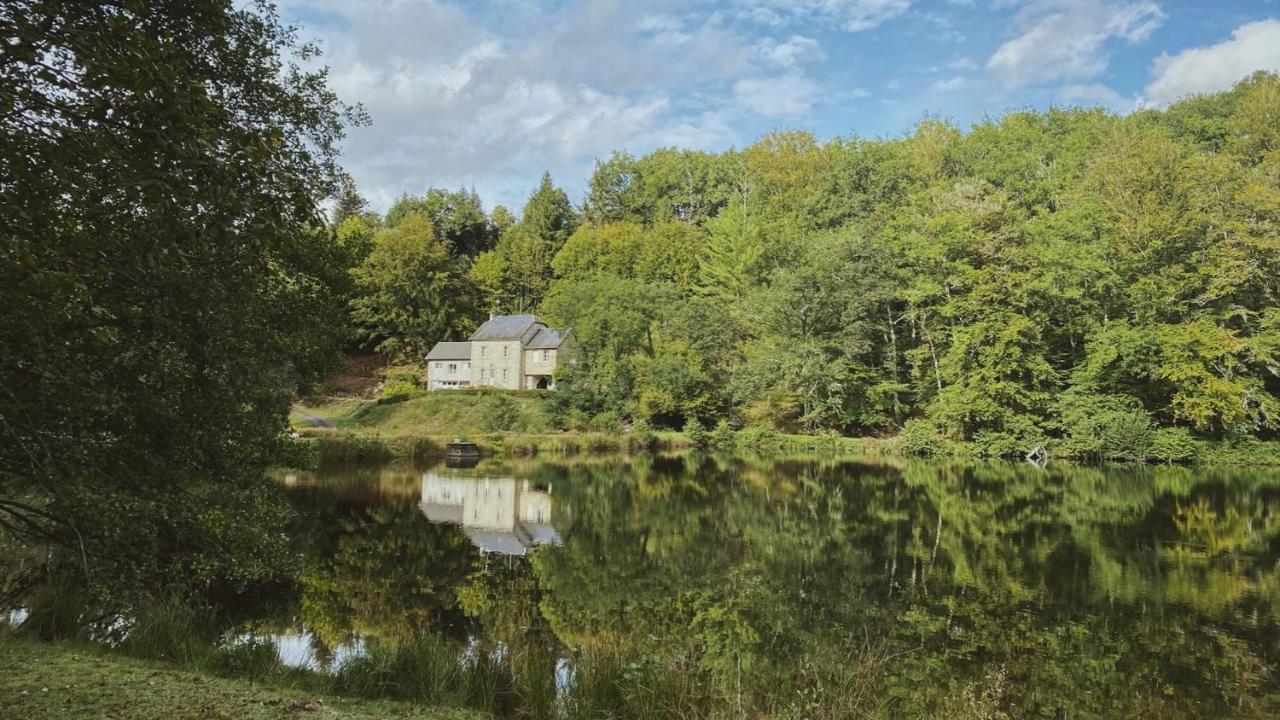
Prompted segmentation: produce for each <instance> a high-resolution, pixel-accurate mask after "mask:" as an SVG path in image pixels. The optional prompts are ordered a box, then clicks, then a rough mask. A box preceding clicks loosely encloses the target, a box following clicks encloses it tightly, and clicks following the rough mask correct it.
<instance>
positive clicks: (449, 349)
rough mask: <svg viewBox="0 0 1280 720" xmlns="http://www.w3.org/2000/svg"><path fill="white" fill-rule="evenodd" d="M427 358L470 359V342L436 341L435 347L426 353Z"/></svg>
mask: <svg viewBox="0 0 1280 720" xmlns="http://www.w3.org/2000/svg"><path fill="white" fill-rule="evenodd" d="M427 359H428V360H470V359H471V343H469V342H438V343H436V345H435V347H433V348H431V352H429V353H427Z"/></svg>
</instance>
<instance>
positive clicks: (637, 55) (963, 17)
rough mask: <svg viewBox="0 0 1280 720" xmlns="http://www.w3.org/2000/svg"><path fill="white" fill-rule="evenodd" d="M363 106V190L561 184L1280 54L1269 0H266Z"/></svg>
mask: <svg viewBox="0 0 1280 720" xmlns="http://www.w3.org/2000/svg"><path fill="white" fill-rule="evenodd" d="M280 10H281V14H282V16H283V17H284V19H285V20H286V21H290V22H294V23H297V24H299V25H300V26H301V28H302V35H303V37H305V38H307V39H314V40H316V41H318V42H319V43H320V45H321V47H322V48H323V49H324V50H325V54H326V56H325V58H324V61H325V62H326V63H327V64H328V65H329V66H330V68H331V79H332V85H333V87H334V88H335V89H336V90H337V91H338V93H339V95H340V96H341V97H342V98H343V99H344V100H345V101H347V102H351V103H356V102H358V103H361V104H363V105H364V106H365V108H366V110H367V111H368V112H369V114H370V116H371V117H372V120H373V123H372V125H370V126H369V127H363V128H355V129H353V130H352V131H351V133H350V136H349V138H348V140H347V142H346V144H345V147H344V165H345V166H346V167H347V169H348V170H349V171H350V172H351V173H352V175H353V176H354V177H355V178H356V181H357V183H358V185H359V187H360V189H361V191H362V192H363V193H364V194H365V195H366V197H368V198H369V199H370V200H371V201H372V202H373V203H374V205H375V206H377V207H378V208H385V207H386V206H387V205H389V204H390V202H391V201H392V200H394V198H396V197H398V196H399V195H400V194H401V193H404V192H410V193H421V192H423V191H424V190H426V189H427V188H428V187H445V188H457V187H460V186H469V187H472V186H473V187H475V188H476V190H477V191H479V192H480V194H481V196H482V198H483V199H484V201H485V203H486V205H488V206H489V207H492V206H493V205H495V204H498V203H501V204H505V205H508V206H509V207H511V208H512V209H515V210H517V211H518V210H519V208H520V206H521V205H522V204H523V201H524V199H525V197H526V196H527V195H528V193H529V192H530V191H531V190H532V188H533V187H534V186H535V185H536V183H537V180H538V178H539V176H540V175H541V173H542V172H543V170H549V171H550V172H551V173H552V176H553V177H554V179H555V180H556V182H557V183H558V184H560V185H561V186H563V187H564V188H565V189H566V190H568V191H569V194H570V197H571V198H572V199H574V200H575V201H577V200H580V199H581V197H582V192H583V187H584V186H585V181H586V178H587V177H588V175H589V174H590V172H591V168H592V165H593V164H594V162H595V160H596V159H597V158H604V157H607V156H608V154H609V153H610V151H612V150H625V151H628V152H631V153H633V154H642V153H644V152H647V151H649V150H652V149H654V148H656V147H663V146H679V147H691V148H697V149H704V150H724V149H727V148H730V147H741V146H743V145H746V144H749V143H751V142H752V141H754V140H755V139H757V138H759V137H760V136H761V135H762V134H764V133H765V132H768V131H769V130H775V129H790V128H805V129H809V130H812V131H813V132H814V133H816V134H817V135H818V136H819V137H821V138H824V139H825V138H830V137H834V136H850V135H857V136H861V137H883V136H895V135H900V134H902V133H905V132H908V131H909V130H910V129H911V128H912V126H913V125H914V124H915V123H916V122H917V121H918V120H919V119H920V118H921V117H923V116H925V115H926V114H936V115H942V116H944V117H949V118H951V119H952V120H954V121H956V122H957V123H959V124H961V125H962V126H965V125H968V124H969V123H972V122H974V121H976V120H980V119H982V118H983V117H984V116H986V115H999V114H1001V113H1003V112H1006V111H1008V110H1010V109H1019V108H1026V107H1034V108H1043V107H1047V106H1049V105H1054V104H1058V105H1064V104H1079V105H1102V106H1105V107H1107V108H1109V109H1111V110H1113V111H1115V112H1129V111H1132V110H1133V109H1135V108H1138V107H1146V106H1157V107H1158V106H1163V105H1166V104H1168V103H1169V102H1171V101H1173V100H1175V99H1177V98H1178V97H1181V96H1183V95H1185V94H1188V93H1193V92H1212V91H1216V90H1220V89H1224V88H1227V87H1230V86H1231V85H1232V84H1233V83H1234V82H1236V81H1237V80H1239V79H1240V78H1241V77H1243V76H1245V75H1247V74H1248V73H1250V72H1252V71H1254V70H1258V69H1271V70H1280V1H1277V0H1217V1H1203V2H1190V1H1181V0H1180V1H1177V2H1175V1H1173V0H718V1H715V2H712V1H711V0H651V1H650V2H624V1H622V0H560V1H559V2H536V1H534V0H478V1H472V2H461V1H457V2H450V1H447V0H282V1H281V2H280Z"/></svg>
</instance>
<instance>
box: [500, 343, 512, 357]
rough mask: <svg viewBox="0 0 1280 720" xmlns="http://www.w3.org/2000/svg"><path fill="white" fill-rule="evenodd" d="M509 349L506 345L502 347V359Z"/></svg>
mask: <svg viewBox="0 0 1280 720" xmlns="http://www.w3.org/2000/svg"><path fill="white" fill-rule="evenodd" d="M509 349H510V348H508V347H507V346H506V345H503V346H502V357H506V356H507V350H509Z"/></svg>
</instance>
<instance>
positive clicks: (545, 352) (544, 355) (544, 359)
mask: <svg viewBox="0 0 1280 720" xmlns="http://www.w3.org/2000/svg"><path fill="white" fill-rule="evenodd" d="M541 359H542V362H547V361H548V360H550V359H551V351H550V350H543V351H542V358H541Z"/></svg>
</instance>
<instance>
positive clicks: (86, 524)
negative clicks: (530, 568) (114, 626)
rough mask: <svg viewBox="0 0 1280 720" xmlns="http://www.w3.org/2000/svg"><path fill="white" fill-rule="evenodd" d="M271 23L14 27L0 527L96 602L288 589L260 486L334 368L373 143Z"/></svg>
mask: <svg viewBox="0 0 1280 720" xmlns="http://www.w3.org/2000/svg"><path fill="white" fill-rule="evenodd" d="M314 56H315V50H314V48H311V47H308V46H305V45H300V44H298V43H297V41H296V40H295V38H294V36H293V34H292V33H291V32H290V31H289V30H287V29H286V28H284V27H283V26H281V25H280V24H279V23H278V22H277V20H276V18H275V15H274V13H273V12H272V11H271V9H270V7H269V6H267V5H265V4H250V5H245V4H242V3H230V2H224V1H219V0H203V1H195V2H185V1H184V2H164V1H161V2H147V3H140V2H125V3H63V2H44V1H41V0H19V1H17V2H10V3H6V4H5V5H4V6H3V7H0V107H2V108H3V110H2V112H0V127H2V128H3V131H2V134H3V137H4V138H5V141H4V142H3V143H0V218H3V219H0V387H2V388H3V390H0V435H2V436H3V439H2V440H0V527H3V528H5V529H7V530H9V531H11V532H14V533H17V534H18V535H19V536H21V537H24V538H27V539H29V540H33V541H40V542H45V543H49V544H50V545H51V546H52V547H54V548H56V551H55V554H54V561H53V564H54V565H55V566H58V565H61V566H66V567H71V568H73V569H74V570H75V572H76V573H77V574H78V575H79V576H80V577H81V578H82V579H86V580H88V582H89V583H90V584H91V585H92V586H93V587H95V588H96V589H98V590H103V591H111V590H124V589H131V590H137V589H139V588H143V587H148V586H151V584H152V583H161V582H170V583H174V584H179V585H186V586H188V587H193V588H196V589H200V590H204V591H209V592H235V591H239V590H243V589H245V588H247V587H250V586H253V585H258V584H263V583H270V582H273V581H274V580H275V579H276V578H278V577H279V575H280V572H281V570H282V569H283V568H284V567H285V566H287V565H288V563H289V561H290V556H289V554H288V553H287V552H286V548H285V546H284V544H283V540H282V537H281V535H280V534H279V532H278V528H279V526H280V523H281V521H282V519H283V517H285V515H284V514H283V512H282V511H281V508H280V507H279V503H278V502H277V501H276V499H275V497H274V490H273V489H272V488H271V487H269V486H268V485H267V484H265V483H264V480H263V476H262V472H263V468H264V465H265V464H266V463H267V462H268V461H269V459H270V458H271V457H273V455H274V452H275V449H276V446H277V443H278V442H279V440H280V436H281V429H282V428H283V427H284V426H285V414H286V412H287V409H288V405H289V402H290V400H291V398H293V397H294V396H295V395H296V394H297V393H298V392H299V390H300V389H301V388H303V387H305V386H306V385H307V384H308V383H310V382H312V381H314V380H316V379H318V378H319V377H321V376H322V375H323V374H324V373H325V372H327V371H329V369H330V368H332V367H333V363H334V361H335V360H336V342H337V339H338V338H337V335H338V333H339V332H340V329H341V323H340V322H338V321H337V319H338V318H339V317H340V315H339V311H340V308H339V307H338V303H337V297H336V294H335V292H334V288H335V287H338V286H340V285H341V282H342V278H341V275H342V272H343V271H342V268H343V267H344V265H345V260H344V259H343V257H342V253H341V251H340V249H339V248H338V246H337V245H336V244H335V243H334V242H333V237H332V235H331V233H330V232H329V231H328V230H327V229H325V227H324V225H323V219H322V216H321V213H320V210H319V203H320V202H321V201H322V200H323V199H325V198H327V197H332V196H334V194H335V193H336V192H337V191H338V189H339V185H338V180H339V177H340V174H339V172H338V169H337V167H336V165H335V155H336V153H335V148H336V144H337V142H338V141H339V140H340V139H341V137H342V135H343V126H344V124H345V123H347V122H350V121H358V120H359V119H360V118H359V116H358V114H356V113H352V112H351V111H349V110H348V109H347V108H346V107H344V106H343V105H342V104H341V103H340V102H338V100H337V99H336V98H335V97H334V95H333V94H332V93H330V91H329V90H328V89H327V88H326V85H325V83H326V78H325V73H324V72H323V71H310V70H305V69H302V67H301V65H300V64H298V62H297V61H299V60H311V59H312V58H313V57H314Z"/></svg>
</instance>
